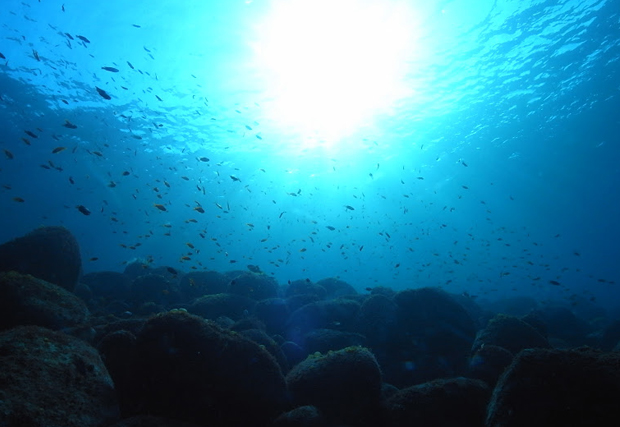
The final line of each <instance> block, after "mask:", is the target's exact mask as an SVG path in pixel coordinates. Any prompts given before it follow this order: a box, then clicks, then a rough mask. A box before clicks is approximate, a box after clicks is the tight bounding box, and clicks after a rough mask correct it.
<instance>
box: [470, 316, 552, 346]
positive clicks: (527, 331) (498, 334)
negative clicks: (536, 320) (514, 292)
mask: <svg viewBox="0 0 620 427" xmlns="http://www.w3.org/2000/svg"><path fill="white" fill-rule="evenodd" d="M483 345H496V346H499V347H503V348H505V349H506V350H508V351H510V352H511V353H512V354H517V353H518V352H519V351H521V350H523V349H526V348H549V347H550V345H549V342H548V341H547V339H546V338H545V337H543V336H542V335H540V334H539V333H538V331H536V329H534V328H533V327H532V326H530V325H528V324H527V323H525V322H524V321H522V320H520V319H517V318H516V317H513V316H507V315H504V314H498V315H497V316H495V317H494V318H493V319H491V320H490V321H489V324H488V325H487V327H486V328H484V329H483V330H482V331H480V332H479V333H478V336H477V337H476V342H475V343H474V345H473V346H472V352H476V351H478V350H479V349H480V347H481V346H483Z"/></svg>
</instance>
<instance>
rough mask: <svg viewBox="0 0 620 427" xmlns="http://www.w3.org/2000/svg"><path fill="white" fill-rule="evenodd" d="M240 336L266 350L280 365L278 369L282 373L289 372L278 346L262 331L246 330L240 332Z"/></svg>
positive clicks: (283, 355) (286, 362) (284, 357)
mask: <svg viewBox="0 0 620 427" xmlns="http://www.w3.org/2000/svg"><path fill="white" fill-rule="evenodd" d="M240 335H242V336H244V337H245V338H247V339H249V340H252V341H254V342H255V343H256V344H258V345H260V346H263V348H264V349H265V350H267V351H268V352H269V353H270V354H271V355H272V356H273V358H274V359H275V360H276V361H277V362H278V365H280V369H281V370H282V373H283V374H285V373H286V372H288V370H289V366H288V360H287V359H286V355H285V354H284V352H283V351H282V349H281V348H280V346H279V345H278V343H276V342H275V341H274V340H273V339H272V338H271V337H270V336H269V335H267V334H266V333H265V332H264V331H261V330H260V329H246V330H244V331H242V332H240Z"/></svg>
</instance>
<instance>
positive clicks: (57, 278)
mask: <svg viewBox="0 0 620 427" xmlns="http://www.w3.org/2000/svg"><path fill="white" fill-rule="evenodd" d="M81 269H82V258H81V257H80V247H79V245H78V242H77V240H76V239H75V237H74V236H73V234H71V232H70V231H69V230H67V229H66V228H65V227H41V228H38V229H36V230H34V231H32V232H30V233H28V234H26V235H25V236H22V237H18V238H17V239H14V240H11V241H10V242H7V243H4V244H3V245H0V271H12V270H14V271H17V272H19V273H22V274H31V275H33V276H34V277H37V278H39V279H42V280H45V281H46V282H50V283H54V284H56V285H58V286H60V287H63V288H65V289H66V290H68V291H73V290H74V289H75V286H76V285H77V282H78V278H79V276H80V272H81Z"/></svg>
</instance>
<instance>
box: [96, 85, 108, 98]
mask: <svg viewBox="0 0 620 427" xmlns="http://www.w3.org/2000/svg"><path fill="white" fill-rule="evenodd" d="M95 89H97V92H98V93H99V95H101V97H102V98H103V99H108V100H109V99H112V97H111V96H110V95H108V93H107V92H106V91H105V90H103V89H100V88H98V87H97V86H95Z"/></svg>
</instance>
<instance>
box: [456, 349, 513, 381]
mask: <svg viewBox="0 0 620 427" xmlns="http://www.w3.org/2000/svg"><path fill="white" fill-rule="evenodd" d="M513 357H514V356H513V354H512V353H511V352H509V351H508V350H506V349H505V348H502V347H498V346H496V345H485V346H482V347H481V348H480V349H479V350H478V351H477V352H476V353H475V354H474V355H473V356H472V357H471V359H470V360H469V368H468V370H467V376H468V377H471V378H476V379H479V380H482V381H484V382H486V383H487V384H489V385H490V386H491V387H494V386H495V383H496V382H497V379H498V378H499V376H500V375H501V374H502V373H503V372H504V370H505V369H506V367H507V366H508V365H510V363H511V362H512V359H513Z"/></svg>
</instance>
